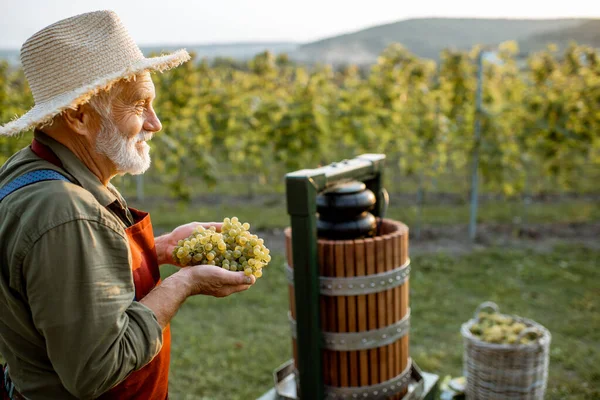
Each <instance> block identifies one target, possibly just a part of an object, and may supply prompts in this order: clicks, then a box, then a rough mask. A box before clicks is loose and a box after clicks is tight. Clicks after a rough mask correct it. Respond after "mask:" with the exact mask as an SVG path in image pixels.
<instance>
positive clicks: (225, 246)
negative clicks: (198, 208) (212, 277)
mask: <svg viewBox="0 0 600 400" xmlns="http://www.w3.org/2000/svg"><path fill="white" fill-rule="evenodd" d="M249 229H250V224H248V223H247V222H245V223H243V224H242V223H241V222H240V221H239V220H238V218H237V217H233V218H231V219H229V218H225V219H224V220H223V227H222V229H221V232H217V230H216V229H215V227H214V226H211V227H210V228H208V229H206V228H204V227H202V226H199V227H198V228H196V229H195V230H194V233H192V235H190V236H189V237H188V238H186V239H184V240H180V241H179V242H178V243H177V246H175V249H174V250H173V258H174V259H175V261H177V262H178V263H179V264H180V265H182V266H188V265H198V264H207V265H216V266H219V267H221V268H223V269H226V270H228V271H244V273H245V274H246V275H247V276H250V275H254V276H255V277H257V278H260V277H261V276H262V269H263V268H264V267H265V266H266V265H267V264H268V263H269V262H270V261H271V256H270V255H269V253H270V251H269V249H268V248H266V247H265V245H264V240H263V239H261V238H259V237H258V236H256V235H254V234H251V233H250V231H249Z"/></svg>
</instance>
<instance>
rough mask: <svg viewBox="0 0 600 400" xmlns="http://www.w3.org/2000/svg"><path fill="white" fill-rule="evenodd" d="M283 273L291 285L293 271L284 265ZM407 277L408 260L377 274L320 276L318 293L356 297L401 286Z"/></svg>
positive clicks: (408, 270)
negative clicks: (335, 276)
mask: <svg viewBox="0 0 600 400" xmlns="http://www.w3.org/2000/svg"><path fill="white" fill-rule="evenodd" d="M285 272H286V276H287V279H288V282H289V283H290V284H291V285H293V284H294V269H293V268H292V267H290V266H289V265H287V264H286V266H285ZM409 275H410V259H407V260H406V262H405V263H404V264H402V265H401V266H399V267H398V268H395V269H393V270H391V271H386V272H381V273H378V274H372V275H364V276H352V277H337V278H333V277H329V276H320V277H319V281H320V283H319V286H320V293H321V294H322V295H323V296H358V295H361V294H371V293H378V292H383V291H385V290H388V289H391V288H394V287H396V286H400V285H402V284H403V283H404V282H406V280H407V279H408V276H409Z"/></svg>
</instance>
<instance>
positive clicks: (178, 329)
mask: <svg viewBox="0 0 600 400" xmlns="http://www.w3.org/2000/svg"><path fill="white" fill-rule="evenodd" d="M282 262H283V258H282V257H281V256H279V257H275V258H274V262H273V263H272V266H271V267H270V268H269V270H268V271H267V272H266V273H265V276H264V277H263V278H262V279H261V280H259V282H258V283H257V285H256V286H255V287H253V288H252V289H251V290H249V291H248V292H245V293H243V294H238V295H235V296H231V297H228V298H224V299H214V298H208V297H196V298H192V299H189V300H188V301H187V302H186V303H185V304H184V306H183V307H182V309H181V310H180V312H179V313H178V315H177V316H176V317H175V319H174V320H173V359H172V364H171V384H170V388H171V393H172V398H173V399H205V400H206V399H231V400H234V399H243V400H247V399H254V398H256V397H257V396H259V395H260V394H261V393H263V392H265V391H266V390H267V389H268V388H270V387H271V386H272V378H271V373H272V371H273V369H274V368H276V367H277V366H278V365H279V364H280V363H282V362H283V361H285V360H287V359H289V358H290V357H291V356H290V354H291V344H290V335H289V328H288V324H287V318H286V313H287V309H288V299H287V286H286V283H285V278H284V275H283V270H282V268H281V264H282ZM599 266H600V252H599V251H594V250H590V249H587V248H584V247H573V246H569V247H567V246H560V247H557V248H555V249H554V250H553V251H551V252H546V253H535V252H533V251H529V250H518V251H517V250H514V251H507V250H506V249H488V250H484V251H479V252H474V253H471V254H468V255H463V256H449V255H445V254H435V255H433V254H429V255H428V254H426V255H421V256H416V257H413V273H412V275H411V299H410V301H411V307H412V315H413V317H412V321H411V349H410V352H411V356H412V357H413V358H414V359H415V360H416V362H417V363H418V364H419V365H420V366H421V367H422V368H423V369H424V370H426V371H432V372H435V373H438V374H441V375H442V376H444V375H448V374H450V375H452V376H456V375H460V374H461V369H462V339H461V336H460V334H459V329H460V325H461V323H462V322H464V321H466V320H467V319H468V318H470V316H471V315H472V313H473V310H474V309H475V307H476V306H477V305H478V304H479V303H481V302H483V301H485V300H493V301H495V302H497V303H498V304H499V305H500V307H501V309H502V310H503V311H505V312H507V313H515V314H519V315H522V316H525V317H529V318H532V319H535V320H537V321H538V322H540V323H541V324H543V325H545V326H546V327H547V328H548V329H549V330H550V331H551V332H552V335H553V338H552V345H551V361H550V377H549V381H548V395H547V396H546V398H547V399H598V398H600V367H599V365H600V345H599V343H600V306H599V303H598V298H600V271H599V269H598V267H599ZM172 271H173V269H172V268H170V267H166V268H165V269H164V270H163V275H168V274H169V273H171V272H172Z"/></svg>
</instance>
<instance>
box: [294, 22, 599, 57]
mask: <svg viewBox="0 0 600 400" xmlns="http://www.w3.org/2000/svg"><path fill="white" fill-rule="evenodd" d="M599 32H600V20H591V19H554V20H533V19H529V20H528V19H475V18H421V19H409V20H405V21H399V22H394V23H391V24H386V25H379V26H375V27H372V28H368V29H364V30H361V31H358V32H354V33H348V34H344V35H340V36H335V37H331V38H326V39H323V40H319V41H316V42H312V43H307V44H304V45H302V46H300V47H299V48H298V49H297V50H296V51H295V52H294V53H292V54H291V56H292V58H294V59H296V60H298V61H305V62H315V61H319V62H325V63H333V64H336V63H357V64H367V63H372V62H374V61H375V60H376V58H377V56H378V55H379V54H380V53H381V51H382V50H383V49H385V48H386V47H387V46H388V45H390V44H391V43H401V44H403V45H404V46H405V47H406V48H408V49H409V50H410V51H412V52H413V53H415V54H416V55H418V56H420V57H424V58H430V59H437V58H438V57H439V54H440V52H441V51H442V50H443V49H446V48H454V49H459V50H466V49H470V48H472V47H473V46H474V45H476V44H487V45H494V44H498V43H501V42H504V41H507V40H516V41H517V42H519V43H520V44H523V46H524V49H525V50H526V51H532V50H539V49H542V48H544V47H545V46H546V43H548V42H551V41H552V42H558V43H559V44H561V45H565V44H567V43H568V42H569V41H571V40H575V41H577V42H579V43H586V44H590V45H593V46H595V47H600V39H599V38H598V35H599Z"/></svg>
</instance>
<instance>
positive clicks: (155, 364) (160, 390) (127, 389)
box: [100, 208, 171, 400]
mask: <svg viewBox="0 0 600 400" xmlns="http://www.w3.org/2000/svg"><path fill="white" fill-rule="evenodd" d="M129 210H130V211H131V214H132V215H133V218H134V221H135V224H134V225H133V226H130V227H129V228H127V229H126V230H125V232H126V233H127V238H128V239H129V248H130V250H131V257H132V262H131V269H132V271H133V282H134V283H135V298H136V299H137V300H140V299H142V298H144V296H146V295H147V294H148V293H149V292H150V291H151V290H152V289H154V287H155V286H156V285H158V284H159V283H160V274H159V271H158V262H157V255H156V248H155V246H154V233H153V231H152V224H151V222H150V214H148V213H146V212H143V211H138V210H136V209H134V208H130V209H129ZM170 360H171V328H170V326H169V325H167V326H166V328H165V329H164V330H163V346H162V349H161V350H160V352H159V353H158V354H157V355H156V357H154V358H153V359H152V361H150V363H149V364H147V365H146V366H145V367H143V368H142V369H139V370H137V371H135V372H133V373H132V374H131V375H129V376H128V377H127V378H126V379H125V380H124V381H123V382H121V383H120V384H118V385H117V386H115V387H114V388H112V389H111V390H109V391H108V392H106V393H105V394H103V395H102V396H100V399H102V400H105V399H139V400H150V399H152V400H154V399H156V400H163V399H167V398H168V389H169V362H170Z"/></svg>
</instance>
